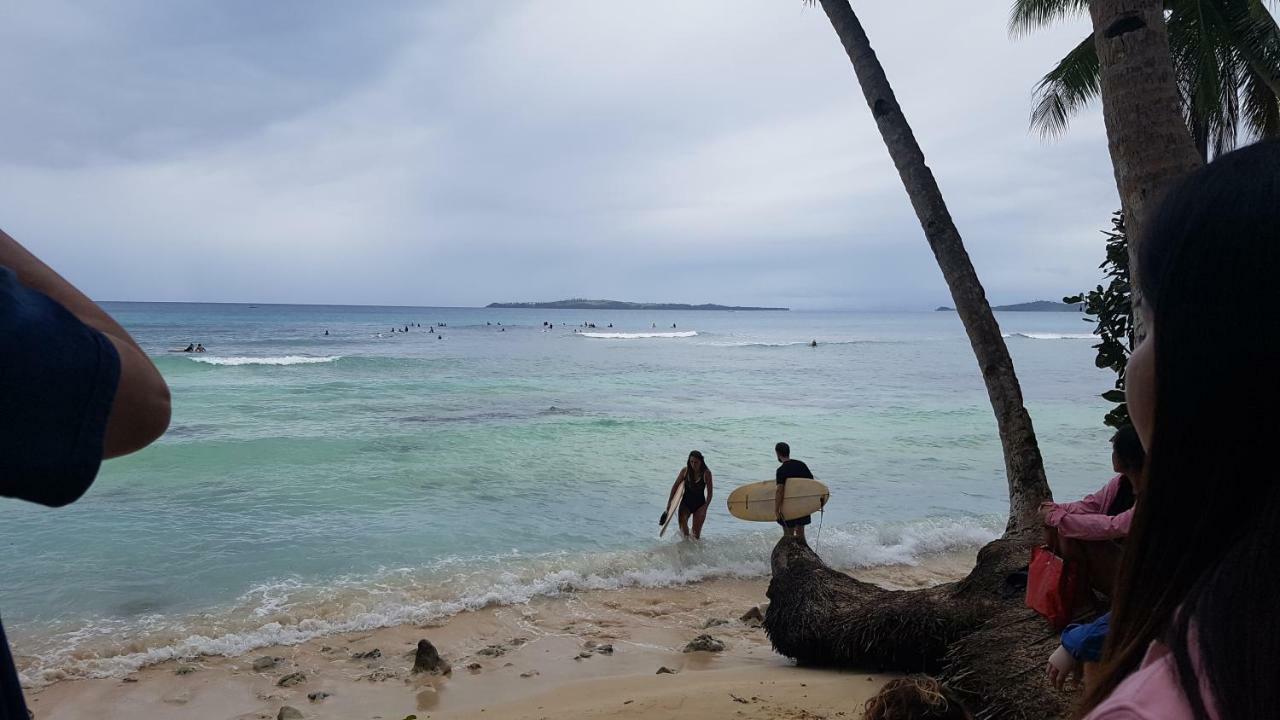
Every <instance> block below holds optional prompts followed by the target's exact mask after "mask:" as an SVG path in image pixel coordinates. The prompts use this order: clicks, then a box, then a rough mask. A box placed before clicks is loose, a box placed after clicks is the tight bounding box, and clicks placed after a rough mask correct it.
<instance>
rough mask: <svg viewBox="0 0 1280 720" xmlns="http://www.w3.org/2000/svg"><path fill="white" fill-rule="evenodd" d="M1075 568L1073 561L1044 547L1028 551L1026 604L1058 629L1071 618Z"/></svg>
mask: <svg viewBox="0 0 1280 720" xmlns="http://www.w3.org/2000/svg"><path fill="white" fill-rule="evenodd" d="M1077 574H1078V573H1077V572H1076V566H1075V564H1074V563H1068V562H1067V561H1066V560H1063V559H1062V558H1060V557H1058V556H1057V555H1056V554H1054V552H1053V551H1052V550H1050V549H1049V548H1048V547H1045V546H1043V545H1042V546H1040V547H1038V548H1035V549H1034V550H1032V551H1031V565H1030V566H1029V567H1028V568H1027V607H1029V608H1031V609H1032V610H1035V611H1036V612H1038V613H1040V614H1041V615H1043V616H1044V619H1046V620H1048V621H1049V624H1050V625H1052V626H1053V631H1054V632H1060V631H1061V630H1062V629H1063V628H1064V627H1066V626H1067V623H1069V622H1070V621H1071V610H1072V605H1073V604H1074V603H1075V597H1076V583H1077Z"/></svg>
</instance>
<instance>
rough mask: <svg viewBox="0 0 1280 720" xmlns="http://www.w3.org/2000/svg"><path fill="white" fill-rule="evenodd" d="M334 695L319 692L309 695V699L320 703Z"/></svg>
mask: <svg viewBox="0 0 1280 720" xmlns="http://www.w3.org/2000/svg"><path fill="white" fill-rule="evenodd" d="M332 694H333V693H327V692H325V691H323V690H317V691H315V692H313V693H307V699H308V700H310V701H311V702H313V703H318V702H321V701H323V700H324V699H325V698H327V697H329V696H330V695H332Z"/></svg>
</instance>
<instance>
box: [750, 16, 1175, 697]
mask: <svg viewBox="0 0 1280 720" xmlns="http://www.w3.org/2000/svg"><path fill="white" fill-rule="evenodd" d="M809 1H810V2H813V0H809ZM818 1H819V2H820V3H821V5H822V8H823V10H824V11H825V12H826V14H827V17H828V18H829V19H830V21H831V24H832V27H833V28H834V29H835V31H836V35H837V36H838V37H839V39H840V42H841V44H842V45H843V46H844V48H845V51H846V53H847V54H848V56H849V60H850V61H851V62H852V64H853V67H854V72H855V74H856V75H857V77H858V81H859V83H860V85H861V86H862V91H863V95H864V96H865V97H866V100H867V104H868V106H870V109H871V113H872V116H873V117H874V118H875V120H876V125H877V127H878V129H879V130H880V134H881V136H882V138H883V139H884V142H885V146H886V147H887V148H888V150H889V154H890V156H891V157H892V158H893V162H894V165H895V166H896V167H897V169H898V173H899V175H900V176H901V178H902V181H903V185H904V187H905V188H906V190H907V194H908V196H909V197H910V199H911V203H912V206H913V207H914V208H915V211H916V215H917V217H918V218H919V220H920V224H921V226H922V227H923V229H924V233H925V237H926V238H927V240H928V242H929V245H930V247H931V248H932V249H933V252H934V255H935V257H936V258H937V261H938V265H939V267H940V268H941V269H942V273H943V276H944V278H945V279H946V281H947V284H948V286H949V288H950V289H951V293H952V297H953V299H954V300H955V303H956V309H957V310H958V311H959V313H960V317H961V320H962V321H963V322H964V325H965V330H966V332H967V333H968V335H969V339H970V344H971V345H972V346H973V349H974V352H975V354H976V355H977V357H978V363H979V366H980V367H981V369H982V374H983V378H984V380H985V381H986V383H987V391H988V395H989V397H990V400H991V403H992V407H993V409H994V410H995V413H996V418H997V425H998V428H999V431H1000V436H1001V442H1002V445H1003V447H1004V451H1005V465H1006V472H1007V474H1008V484H1009V504H1010V515H1009V523H1008V525H1007V527H1006V530H1005V534H1004V536H1003V537H1002V538H1000V539H998V540H996V541H994V542H992V543H990V544H988V545H987V546H986V547H984V548H982V550H980V551H979V552H978V562H977V565H976V566H975V568H974V570H973V571H972V572H971V573H970V574H969V575H968V576H967V577H966V578H965V579H964V580H961V581H960V582H956V583H947V584H944V585H940V586H937V587H933V588H928V589H925V590H916V591H891V590H885V589H882V588H878V587H876V586H874V585H871V584H869V583H864V582H860V581H858V580H856V579H855V578H852V577H850V576H849V575H846V574H844V573H840V572H837V571H835V570H833V569H831V568H829V567H827V566H826V564H824V563H823V562H822V560H821V559H820V558H818V556H817V555H816V554H815V553H814V552H813V551H812V550H810V549H809V548H808V546H806V545H804V544H802V543H800V542H797V541H795V540H794V539H783V540H782V541H781V542H779V543H778V545H777V547H775V548H774V551H773V557H772V571H773V578H772V580H771V581H770V583H769V590H768V595H769V598H770V600H771V602H770V605H769V610H768V612H767V613H766V614H765V622H764V626H765V630H766V631H767V632H768V634H769V639H770V640H771V641H772V643H773V646H774V648H775V649H776V650H777V651H778V652H780V653H782V654H783V655H787V656H789V657H792V658H796V659H797V660H798V661H800V662H804V663H810V664H834V665H838V666H852V667H859V668H874V669H885V670H896V671H905V672H919V671H926V672H941V673H942V674H943V676H944V678H945V679H946V680H947V681H948V683H949V684H951V685H952V687H953V688H955V689H957V690H959V691H960V692H962V693H964V694H965V696H966V697H967V698H968V700H969V701H970V703H972V705H973V708H974V709H975V710H977V714H976V716H977V717H981V718H1032V717H1034V718H1047V717H1056V716H1061V715H1063V714H1065V712H1066V710H1067V708H1068V707H1069V703H1070V699H1069V697H1068V696H1066V695H1064V694H1062V693H1061V692H1057V691H1055V690H1053V689H1052V688H1051V687H1050V686H1049V685H1048V684H1047V682H1046V681H1045V677H1044V673H1043V672H1040V670H1041V669H1042V668H1043V665H1044V660H1045V658H1046V657H1048V655H1049V653H1050V652H1051V651H1052V649H1053V647H1054V646H1055V645H1056V642H1057V636H1056V634H1055V633H1052V632H1049V631H1048V628H1047V627H1045V625H1044V623H1043V621H1041V620H1039V618H1038V617H1037V616H1035V615H1034V614H1033V613H1031V612H1030V611H1028V610H1027V609H1026V608H1024V607H1023V606H1022V602H1021V595H1020V592H1019V590H1018V589H1017V587H1016V584H1010V582H1009V581H1008V580H1009V578H1010V577H1011V576H1015V577H1016V571H1017V570H1019V568H1025V566H1026V560H1027V551H1028V549H1029V547H1030V545H1031V544H1033V543H1034V542H1036V537H1035V536H1036V532H1035V530H1036V525H1037V523H1036V518H1035V515H1034V508H1035V505H1036V504H1038V502H1039V501H1040V500H1041V499H1047V498H1048V497H1049V488H1048V484H1047V483H1046V481H1045V479H1044V470H1043V465H1042V462H1041V459H1040V454H1039V450H1038V448H1037V446H1036V443H1035V435H1034V431H1033V430H1032V428H1031V421H1030V417H1029V416H1028V415H1027V413H1026V409H1025V408H1024V407H1023V406H1022V396H1021V391H1020V390H1019V388H1018V384H1017V378H1016V376H1014V374H1013V366H1012V363H1011V362H1010V360H1009V356H1008V350H1007V348H1005V346H1004V342H1003V339H1002V338H1001V335H1000V331H999V328H998V326H997V325H996V323H995V319H994V317H993V316H992V314H991V309H990V307H989V305H988V304H987V301H986V297H985V294H984V292H983V290H982V285H981V283H979V281H978V278H977V275H976V273H975V272H974V270H973V266H972V264H971V263H970V261H969V258H968V255H967V253H966V252H965V250H964V245H963V242H962V241H961V239H960V235H959V232H958V231H957V230H956V227H955V224H954V223H953V222H952V220H951V217H950V214H949V213H948V211H947V208H946V204H945V203H944V202H943V199H942V195H941V193H940V191H939V190H938V186H937V183H936V181H935V180H934V178H933V174H932V172H931V171H930V170H929V168H928V166H927V165H925V162H924V154H923V153H922V152H921V150H920V147H919V144H918V143H917V142H916V139H915V136H914V134H913V133H912V130H911V126H910V125H909V124H908V123H907V121H906V118H905V117H904V116H903V114H902V109H901V107H899V105H898V102H897V99H896V98H895V96H894V93H893V89H892V88H891V87H890V85H889V82H888V79H887V78H886V76H885V73H884V69H883V67H881V65H880V62H879V60H878V59H877V57H876V54H875V52H874V51H873V50H872V48H871V44H870V42H869V40H868V39H867V35H866V33H865V31H864V30H863V28H862V25H861V23H860V22H859V20H858V18H857V15H856V14H855V13H854V11H853V8H852V7H850V5H849V0H818ZM1159 3H1160V0H1092V2H1091V4H1090V12H1091V16H1092V18H1093V22H1094V27H1095V37H1094V41H1095V44H1096V46H1097V57H1098V60H1099V73H1098V75H1099V85H1100V94H1101V97H1102V100H1103V107H1104V117H1105V119H1106V122H1107V132H1108V137H1109V140H1110V149H1111V154H1112V162H1113V165H1114V167H1115V173H1116V184H1117V188H1118V189H1119V191H1120V195H1121V198H1122V200H1123V203H1124V205H1125V208H1126V210H1127V211H1130V212H1132V214H1133V215H1134V217H1135V218H1141V217H1142V210H1143V209H1144V208H1145V207H1146V205H1147V203H1148V200H1149V199H1152V198H1154V197H1156V195H1157V194H1158V193H1159V192H1160V191H1162V189H1163V188H1164V187H1165V185H1167V184H1168V183H1169V182H1172V181H1173V180H1174V179H1176V178H1177V177H1178V176H1180V175H1181V174H1182V173H1183V172H1186V171H1187V170H1189V169H1191V168H1193V167H1195V166H1196V165H1198V164H1199V163H1200V159H1199V157H1198V156H1197V155H1196V153H1195V150H1194V147H1193V146H1192V144H1191V141H1190V135H1189V134H1188V133H1187V131H1186V128H1185V127H1184V126H1183V125H1182V120H1181V117H1180V115H1179V110H1178V104H1177V90H1176V85H1175V84H1174V82H1173V71H1172V68H1171V67H1170V61H1169V53H1168V44H1167V39H1166V36H1165V34H1164V25H1163V22H1162V21H1161V18H1160V7H1159ZM1138 221H1139V222H1140V220H1138Z"/></svg>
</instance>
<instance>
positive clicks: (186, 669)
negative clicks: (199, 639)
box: [173, 665, 197, 675]
mask: <svg viewBox="0 0 1280 720" xmlns="http://www.w3.org/2000/svg"><path fill="white" fill-rule="evenodd" d="M196 669H197V668H196V667H195V666H194V665H179V666H178V667H177V668H175V669H174V671H173V674H174V675H190V674H191V673H193V672H195V671H196Z"/></svg>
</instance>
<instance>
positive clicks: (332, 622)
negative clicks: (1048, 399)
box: [21, 517, 1003, 687]
mask: <svg viewBox="0 0 1280 720" xmlns="http://www.w3.org/2000/svg"><path fill="white" fill-rule="evenodd" d="M1002 524H1003V523H1002V520H1001V519H1000V518H998V517H988V518H982V519H978V518H960V519H941V520H928V521H921V522H915V523H909V524H897V525H884V526H871V525H862V524H857V525H851V526H845V527H827V528H825V529H824V530H823V531H822V532H821V533H818V528H817V527H812V528H810V538H811V542H812V543H813V544H814V546H815V547H816V549H817V552H818V553H819V554H820V555H821V556H822V557H823V559H825V560H826V561H827V563H829V564H830V565H832V566H833V567H837V568H843V569H846V570H856V569H858V568H867V567H875V566H885V565H914V564H916V563H918V562H919V561H920V560H921V559H923V558H925V557H927V556H929V555H935V554H938V553H943V552H948V551H957V550H966V549H974V548H977V547H978V546H980V545H982V544H983V543H986V542H989V541H990V540H992V539H994V538H995V537H997V536H998V535H999V533H1000V526H1001V525H1002ZM776 541H777V532H776V531H774V530H769V531H757V532H753V533H748V534H741V535H734V536H728V537H724V538H718V539H709V540H707V541H704V542H702V543H699V544H686V543H678V542H677V543H665V542H664V543H659V544H658V545H656V546H653V547H650V548H649V549H645V550H628V551H618V552H609V553H582V554H572V553H549V554H546V555H534V556H530V555H524V554H521V553H519V552H516V551H513V552H512V553H511V554H510V555H507V556H505V557H501V558H444V559H441V560H440V561H439V562H437V563H435V564H434V565H433V566H432V567H430V568H398V569H391V570H383V571H380V572H378V573H375V574H373V575H365V576H358V577H344V578H338V579H335V580H333V581H331V582H329V583H327V584H325V585H323V586H320V585H309V584H307V583H304V582H301V581H299V580H298V579H296V578H283V579H280V580H278V581H273V582H268V583H263V584H261V585H258V586H256V587H253V588H251V589H250V590H249V591H248V592H246V593H245V594H244V595H243V596H241V597H240V598H239V599H238V600H237V602H236V603H235V604H234V606H233V607H230V608H223V609H220V610H215V611H209V612H204V613H199V614H196V615H188V616H181V617H177V616H174V617H166V616H163V615H147V616H142V617H135V618H129V619H122V618H101V619H99V620H97V621H93V622H89V623H86V624H84V625H82V626H80V627H78V628H76V629H74V630H71V631H68V632H64V633H62V634H60V635H58V636H56V637H52V638H45V639H44V640H43V641H41V642H39V643H38V645H39V647H33V648H32V650H34V651H35V652H33V653H30V654H29V655H28V656H27V658H25V659H28V662H26V663H23V665H24V667H23V668H22V672H21V677H22V681H23V684H24V685H27V686H33V687H34V686H42V685H46V684H49V683H52V682H57V681H59V680H64V679H72V678H95V677H97V678H100V677H120V676H123V675H127V674H129V673H132V672H134V671H136V670H138V669H139V668H142V667H145V666H147V665H153V664H156V663H160V662H165V661H168V660H173V659H178V658H184V657H193V656H206V655H217V656H238V655H243V654H245V653H248V652H250V651H252V650H255V649H257V648H261V647H267V646H272V645H297V644H300V643H304V642H307V641H308V640H312V639H315V638H318V637H323V636H326V635H333V634H339V633H347V632H365V631H369V630H374V629H377V628H383V627H392V626H398V625H406V624H424V623H430V622H437V621H440V620H443V619H445V618H448V617H451V616H453V615H456V614H458V613H461V612H465V611H468V610H478V609H481V608H485V607H490V606H496V605H513V604H521V603H527V602H529V601H530V600H532V599H534V598H538V597H556V596H560V595H564V594H566V593H573V592H579V591H588V590H604V591H608V590H618V589H623V588H633V587H646V588H660V587H671V586H677V585H686V584H690V583H696V582H701V581H704V580H709V579H714V578H754V577H763V576H766V575H767V574H768V573H769V561H768V559H769V555H770V551H771V550H772V548H773V544H774V543H775V542H776Z"/></svg>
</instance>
